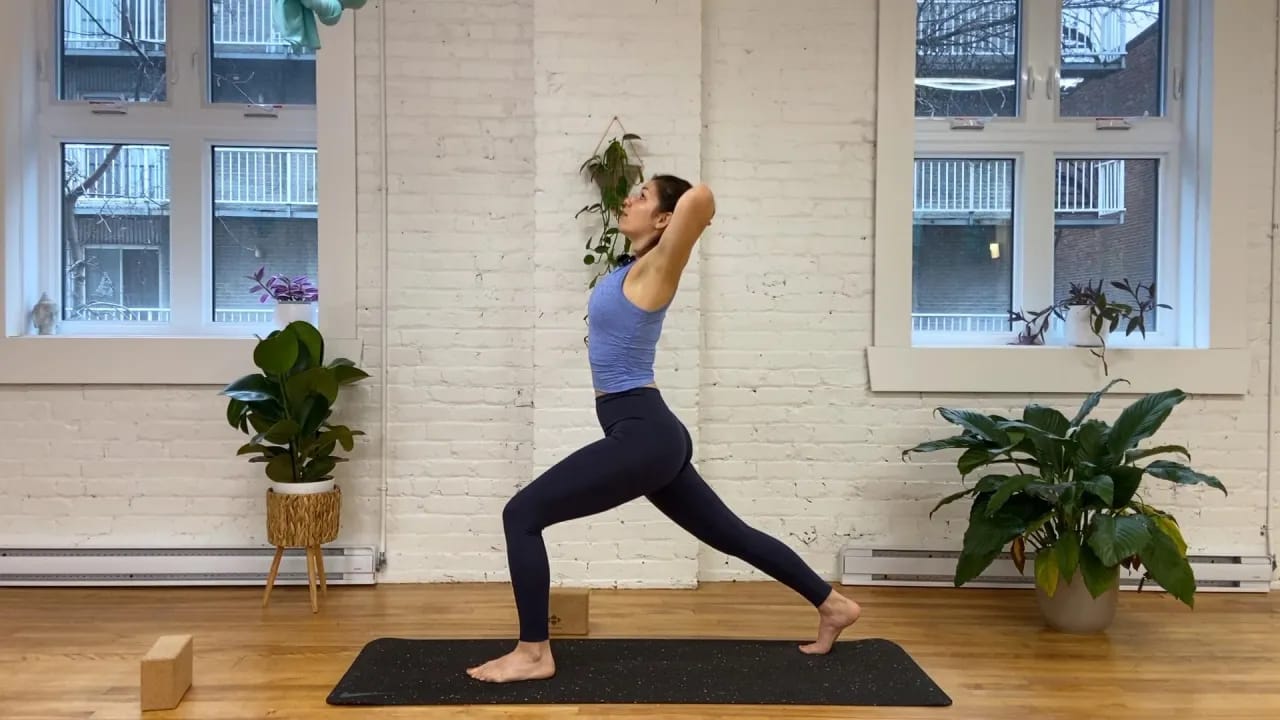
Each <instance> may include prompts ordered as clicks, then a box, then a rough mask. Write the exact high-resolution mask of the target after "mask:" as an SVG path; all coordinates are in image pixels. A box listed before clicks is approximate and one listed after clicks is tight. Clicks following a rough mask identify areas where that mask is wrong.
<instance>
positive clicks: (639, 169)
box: [574, 117, 644, 288]
mask: <svg viewBox="0 0 1280 720" xmlns="http://www.w3.org/2000/svg"><path fill="white" fill-rule="evenodd" d="M613 123H618V126H619V127H621V125H622V124H621V123H620V122H618V118H616V117H615V118H613V121H612V122H611V123H610V128H611V127H612V126H613ZM608 132H609V128H606V129H605V134H606V135H607V134H608ZM639 139H640V136H639V135H635V134H633V133H628V132H626V131H625V130H624V131H623V135H622V137H621V138H616V137H615V138H613V139H612V140H610V141H609V144H608V145H607V146H605V148H604V150H603V151H602V150H600V148H599V145H597V147H596V152H595V153H593V154H592V156H591V157H590V158H588V159H587V161H586V162H584V163H582V167H580V168H579V169H578V170H579V172H581V173H584V174H586V176H587V177H588V179H590V181H591V182H592V183H594V184H595V186H596V189H597V190H598V191H599V192H600V201H599V202H596V203H592V204H590V205H587V206H585V207H583V208H582V209H581V210H579V211H578V212H577V214H575V215H574V218H579V217H581V216H582V215H583V214H587V213H590V214H592V215H598V216H599V218H600V229H599V230H598V231H593V232H592V234H591V235H590V236H589V237H588V238H587V242H586V250H587V253H586V254H585V255H584V256H583V258H582V262H583V263H584V264H585V265H587V267H591V266H596V265H598V266H601V267H600V269H599V271H598V272H597V273H596V275H595V276H594V277H592V278H591V282H590V284H589V285H588V286H587V287H588V288H593V287H595V286H596V282H597V281H598V280H599V279H600V278H601V277H603V276H604V275H605V274H606V273H608V272H609V271H611V270H613V269H614V268H616V267H618V259H619V256H620V255H623V254H625V253H627V252H629V251H630V250H631V241H630V240H629V239H628V238H627V237H626V236H625V235H623V234H622V233H620V232H619V231H618V214H619V213H620V212H622V203H623V201H625V200H626V199H627V195H629V194H630V193H631V188H633V187H635V185H636V184H637V183H639V182H640V181H641V179H642V178H643V177H644V166H643V165H641V164H640V163H639V162H638V161H635V162H633V161H632V157H631V155H629V154H628V153H627V148H626V143H630V142H632V141H634V140H639ZM600 142H601V143H603V142H604V138H603V137H601V140H600ZM633 149H634V146H633Z"/></svg>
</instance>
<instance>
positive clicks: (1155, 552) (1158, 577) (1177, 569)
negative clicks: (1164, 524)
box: [1142, 525, 1196, 608]
mask: <svg viewBox="0 0 1280 720" xmlns="http://www.w3.org/2000/svg"><path fill="white" fill-rule="evenodd" d="M1142 562H1143V564H1144V565H1146V566H1147V572H1148V573H1149V574H1150V575H1151V578H1152V579H1153V580H1155V581H1156V582H1157V583H1159V584H1160V587H1162V588H1164V589H1165V590H1167V591H1168V592H1169V594H1170V595H1173V596H1174V597H1176V598H1177V599H1179V600H1181V601H1182V602H1183V603H1185V604H1186V605H1187V607H1191V608H1194V607H1195V592H1196V578H1195V572H1194V571H1193V570H1192V569H1191V564H1190V563H1189V562H1187V559H1186V557H1185V556H1184V555H1183V554H1182V553H1181V552H1179V550H1178V543H1177V542H1176V541H1175V540H1174V539H1173V538H1172V537H1170V536H1169V535H1167V534H1165V533H1164V532H1163V531H1161V530H1160V529H1159V526H1158V525H1157V526H1156V530H1155V532H1153V533H1152V534H1151V542H1150V543H1148V544H1147V546H1146V547H1145V548H1143V550H1142Z"/></svg>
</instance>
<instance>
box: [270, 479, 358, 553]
mask: <svg viewBox="0 0 1280 720" xmlns="http://www.w3.org/2000/svg"><path fill="white" fill-rule="evenodd" d="M341 514H342V491H341V490H340V489H338V488H334V489H332V490H330V491H329V492H324V493H316V494H314V495H281V494H280V493H274V492H271V491H270V490H268V491H267V540H268V542H270V543H271V544H272V545H276V546H278V547H311V546H313V545H322V544H324V543H327V542H333V540H334V538H336V537H338V525H339V523H338V521H339V516H340V515H341Z"/></svg>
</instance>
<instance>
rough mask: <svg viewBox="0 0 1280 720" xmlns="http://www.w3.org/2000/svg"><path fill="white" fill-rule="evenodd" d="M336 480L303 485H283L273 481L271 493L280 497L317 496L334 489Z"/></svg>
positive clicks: (303, 483)
mask: <svg viewBox="0 0 1280 720" xmlns="http://www.w3.org/2000/svg"><path fill="white" fill-rule="evenodd" d="M333 485H334V478H329V479H328V480H318V481H316V482H301V483H292V482H290V483H282V482H276V481H274V480H272V481H271V492H274V493H278V494H280V495H317V494H320V493H327V492H329V491H330V490H332V489H333Z"/></svg>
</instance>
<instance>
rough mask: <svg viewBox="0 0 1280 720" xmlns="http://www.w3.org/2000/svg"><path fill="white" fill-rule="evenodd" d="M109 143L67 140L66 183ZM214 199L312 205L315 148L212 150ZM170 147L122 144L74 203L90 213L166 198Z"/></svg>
mask: <svg viewBox="0 0 1280 720" xmlns="http://www.w3.org/2000/svg"><path fill="white" fill-rule="evenodd" d="M111 147H112V146H111V145H103V144H94V145H89V144H68V145H67V146H66V148H65V156H64V157H65V163H66V172H67V173H68V178H69V182H68V183H67V184H68V185H72V186H74V185H76V184H78V183H80V182H82V181H83V180H84V179H86V178H88V177H91V176H92V175H93V173H94V171H95V170H96V169H97V168H98V167H100V166H101V165H102V163H104V162H106V159H107V157H108V155H109V154H110V152H111ZM214 158H215V162H214V171H213V201H214V203H215V204H216V205H223V206H231V207H236V206H250V207H254V208H260V209H267V210H271V209H278V210H284V209H289V208H302V209H309V210H314V209H315V207H316V182H317V179H316V151H315V150H312V149H307V148H219V149H218V150H217V151H216V153H215V154H214ZM169 193H170V184H169V148H168V147H164V146H156V145H125V146H123V147H122V148H121V149H120V152H119V154H118V155H117V156H116V157H115V158H114V160H113V161H112V162H111V165H110V166H109V167H108V168H107V170H106V172H104V173H103V174H102V175H101V176H100V177H99V178H98V180H97V181H96V182H95V183H94V184H93V185H92V186H91V187H90V188H88V190H87V191H86V192H85V193H84V195H83V196H82V197H81V198H80V200H79V201H78V202H77V209H85V210H91V211H93V212H99V213H100V212H108V211H109V212H115V213H144V212H148V211H150V210H151V209H154V208H159V207H162V206H165V205H167V204H168V202H169Z"/></svg>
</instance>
